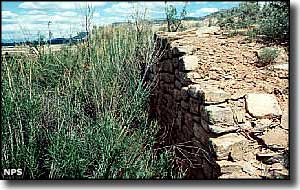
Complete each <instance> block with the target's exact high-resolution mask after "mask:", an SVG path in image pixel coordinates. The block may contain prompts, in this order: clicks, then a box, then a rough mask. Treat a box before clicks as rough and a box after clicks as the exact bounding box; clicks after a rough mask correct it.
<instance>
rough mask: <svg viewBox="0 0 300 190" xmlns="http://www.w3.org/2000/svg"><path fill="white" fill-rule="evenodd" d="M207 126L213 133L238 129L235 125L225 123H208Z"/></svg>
mask: <svg viewBox="0 0 300 190" xmlns="http://www.w3.org/2000/svg"><path fill="white" fill-rule="evenodd" d="M208 128H209V131H210V132H212V133H214V134H222V133H230V132H234V131H236V130H238V129H239V128H238V127H237V126H227V125H226V124H220V125H218V124H216V125H208Z"/></svg>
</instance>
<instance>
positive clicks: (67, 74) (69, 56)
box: [1, 26, 180, 179]
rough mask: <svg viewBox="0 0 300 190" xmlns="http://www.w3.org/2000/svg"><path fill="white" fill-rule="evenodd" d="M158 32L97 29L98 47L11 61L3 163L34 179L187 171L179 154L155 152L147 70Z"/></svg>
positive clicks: (5, 84) (94, 43)
mask: <svg viewBox="0 0 300 190" xmlns="http://www.w3.org/2000/svg"><path fill="white" fill-rule="evenodd" d="M137 35H140V36H139V37H138V38H137ZM152 36H153V35H152V33H151V31H150V30H146V31H144V32H142V33H139V34H137V33H136V31H135V30H134V29H133V28H131V26H127V27H124V26H123V27H105V28H98V29H96V28H94V30H93V31H92V33H91V38H90V47H87V46H86V44H78V45H77V47H76V48H75V49H74V48H71V47H69V46H65V47H64V48H62V50H61V51H60V52H56V53H55V52H49V53H42V52H41V54H40V55H39V56H38V57H37V58H30V57H28V56H14V57H13V58H12V59H4V60H3V62H2V78H1V81H2V100H1V102H2V110H1V111H2V113H1V121H2V123H1V125H2V133H1V140H2V147H1V148H2V151H1V160H2V168H22V169H23V171H24V176H23V177H24V178H27V179H119V178H121V179H152V178H177V177H180V174H178V173H176V172H175V170H174V168H173V166H172V164H171V161H172V159H173V157H174V154H173V153H172V152H169V151H167V150H165V151H163V152H162V153H160V154H155V153H154V152H155V151H154V150H153V145H154V144H155V143H156V134H157V132H158V130H159V129H158V126H157V123H156V122H155V121H151V120H149V119H148V114H147V101H148V95H149V90H150V89H149V88H148V87H147V86H145V85H144V84H143V82H142V77H141V73H140V69H141V66H140V63H141V62H143V63H144V64H145V62H146V64H151V62H153V51H152V50H153V49H154V47H153V41H152ZM137 50H139V51H138V52H139V53H138V54H137Z"/></svg>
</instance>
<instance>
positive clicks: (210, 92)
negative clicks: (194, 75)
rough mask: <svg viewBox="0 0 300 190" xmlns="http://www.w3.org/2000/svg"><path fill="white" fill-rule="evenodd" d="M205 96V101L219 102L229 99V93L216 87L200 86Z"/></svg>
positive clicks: (208, 102)
mask: <svg viewBox="0 0 300 190" xmlns="http://www.w3.org/2000/svg"><path fill="white" fill-rule="evenodd" d="M202 89H203V92H204V96H205V103H207V104H210V103H220V102H224V101H225V100H227V99H230V93H228V92H225V91H224V90H222V89H219V88H216V87H205V88H202Z"/></svg>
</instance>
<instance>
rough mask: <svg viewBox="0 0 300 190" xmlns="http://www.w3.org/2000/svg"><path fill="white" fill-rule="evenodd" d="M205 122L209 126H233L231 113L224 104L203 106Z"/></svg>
mask: <svg viewBox="0 0 300 190" xmlns="http://www.w3.org/2000/svg"><path fill="white" fill-rule="evenodd" d="M205 111H206V113H207V116H206V117H207V118H206V119H207V121H208V123H209V124H210V125H215V124H226V125H234V119H233V112H232V110H231V108H230V107H229V106H226V104H220V105H210V106H205Z"/></svg>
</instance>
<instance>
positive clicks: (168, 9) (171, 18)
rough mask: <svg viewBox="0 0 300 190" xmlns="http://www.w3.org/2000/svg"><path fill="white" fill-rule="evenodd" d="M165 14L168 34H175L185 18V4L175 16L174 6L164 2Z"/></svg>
mask: <svg viewBox="0 0 300 190" xmlns="http://www.w3.org/2000/svg"><path fill="white" fill-rule="evenodd" d="M165 5H166V6H165V14H166V19H167V27H168V32H176V31H177V30H178V29H179V27H180V26H181V25H182V20H183V19H184V18H185V17H186V15H187V11H186V6H187V3H185V5H184V6H183V9H182V11H181V13H180V14H179V15H177V9H176V7H175V6H174V5H168V4H167V2H165Z"/></svg>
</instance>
